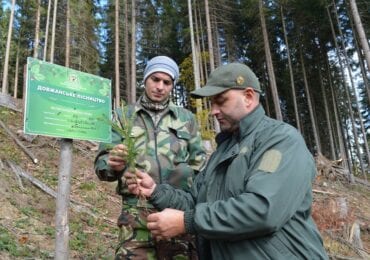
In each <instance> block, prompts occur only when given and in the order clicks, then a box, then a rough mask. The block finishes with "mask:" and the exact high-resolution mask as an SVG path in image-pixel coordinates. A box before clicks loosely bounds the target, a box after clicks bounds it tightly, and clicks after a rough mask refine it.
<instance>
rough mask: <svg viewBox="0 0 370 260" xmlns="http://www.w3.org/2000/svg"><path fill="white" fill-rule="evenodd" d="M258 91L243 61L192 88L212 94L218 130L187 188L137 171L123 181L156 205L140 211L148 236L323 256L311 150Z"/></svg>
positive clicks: (208, 253)
mask: <svg viewBox="0 0 370 260" xmlns="http://www.w3.org/2000/svg"><path fill="white" fill-rule="evenodd" d="M260 91H261V88H260V84H259V81H258V79H257V77H256V76H255V74H254V73H253V72H252V71H251V70H250V68H249V67H247V66H246V65H244V64H240V63H231V64H228V65H224V66H221V67H219V68H217V69H216V70H214V71H213V72H212V73H211V74H210V76H209V79H208V82H207V84H206V86H205V87H203V88H200V89H198V90H195V91H193V92H192V95H193V96H195V97H210V98H211V104H212V108H211V114H212V115H213V116H215V117H216V118H217V120H218V122H219V123H220V127H221V133H220V134H219V135H218V136H217V143H218V147H217V150H216V151H215V152H214V153H213V154H212V156H211V158H210V159H209V162H208V164H207V166H206V168H205V170H203V171H202V172H201V173H199V174H198V176H197V177H196V179H195V182H194V184H193V186H192V189H191V192H188V193H187V192H184V191H180V190H178V189H174V188H173V187H170V186H169V185H165V184H162V185H157V184H155V183H154V182H153V181H152V179H151V178H150V177H149V176H148V175H147V174H146V173H145V172H142V171H139V170H137V171H136V174H137V179H136V180H134V179H132V175H133V174H132V173H130V172H127V173H126V175H125V177H126V178H127V183H128V188H129V190H130V191H131V192H133V193H138V192H139V191H140V192H141V194H142V195H145V196H147V197H148V198H149V201H151V202H152V204H153V205H154V206H155V207H157V208H158V209H160V210H163V211H161V212H157V213H154V214H151V215H149V216H148V218H147V221H148V224H147V226H148V228H149V229H150V230H151V232H152V234H153V236H155V237H156V238H157V239H168V238H170V237H173V236H176V235H179V234H183V233H189V234H197V242H198V245H197V248H198V250H199V257H200V259H217V260H218V259H240V260H244V259H281V260H286V259H328V257H327V255H326V252H325V250H324V247H323V243H322V239H321V237H320V233H319V232H318V230H317V228H316V225H315V223H314V221H313V219H312V218H311V204H312V187H311V182H312V180H313V179H314V177H315V173H316V169H315V163H314V160H313V157H312V155H311V154H310V152H309V151H308V149H307V147H306V145H305V142H304V140H303V138H302V136H301V135H300V134H299V133H298V131H297V130H296V129H295V128H293V127H292V126H290V125H288V124H286V123H284V122H281V121H277V120H274V119H272V118H269V117H267V116H266V115H265V112H264V110H263V108H262V106H261V105H260V103H259V96H260ZM169 208H171V209H169Z"/></svg>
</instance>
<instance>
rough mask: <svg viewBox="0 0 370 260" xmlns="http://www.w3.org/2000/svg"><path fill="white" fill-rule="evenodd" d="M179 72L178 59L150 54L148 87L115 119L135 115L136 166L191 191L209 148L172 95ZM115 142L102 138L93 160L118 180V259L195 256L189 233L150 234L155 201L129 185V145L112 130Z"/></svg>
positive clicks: (100, 171)
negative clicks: (157, 238) (160, 238)
mask: <svg viewBox="0 0 370 260" xmlns="http://www.w3.org/2000/svg"><path fill="white" fill-rule="evenodd" d="M178 78H179V69H178V66H177V64H176V62H175V61H173V60H172V59H171V58H169V57H166V56H157V57H154V58H153V59H151V60H150V61H149V62H148V63H147V66H146V68H145V71H144V84H145V92H144V94H143V95H142V96H141V97H140V98H139V100H138V101H137V103H136V104H135V105H133V106H129V107H128V108H127V109H126V110H124V112H123V113H126V114H125V115H122V113H121V114H120V113H118V114H117V115H118V118H117V121H118V123H119V124H120V125H121V127H122V128H125V127H127V126H126V125H125V124H124V120H123V118H126V119H127V120H133V127H132V131H131V133H130V136H131V138H134V140H135V152H136V153H137V156H136V158H135V159H136V167H137V168H139V169H141V170H143V171H145V172H147V173H148V174H150V176H151V177H152V178H153V179H154V180H155V181H156V183H163V184H164V183H165V184H169V185H171V186H173V187H176V188H179V189H182V190H184V191H189V190H190V187H191V185H192V182H193V177H194V176H195V174H196V173H197V172H198V171H199V170H200V169H201V167H202V166H203V164H204V161H205V152H204V150H203V148H202V144H201V138H200V134H199V131H198V126H197V123H196V120H195V117H194V115H193V114H192V113H191V112H190V111H188V110H186V109H184V108H181V107H178V106H175V105H174V104H173V103H172V102H171V101H170V93H171V90H172V88H173V86H174V85H175V84H176V81H177V80H178ZM112 140H113V141H112V142H113V145H114V146H113V149H112V144H101V145H100V149H99V152H98V155H97V157H96V160H95V172H96V174H97V176H98V177H99V179H100V180H103V181H118V185H117V192H118V194H120V195H121V196H122V204H123V206H122V213H121V215H120V217H119V219H118V226H119V227H120V238H119V240H120V241H119V244H118V246H117V251H116V259H196V251H195V242H194V241H193V239H192V236H190V235H186V236H182V237H178V238H175V239H172V240H170V241H158V242H156V241H155V240H153V239H152V236H151V235H150V232H149V230H148V229H147V227H146V217H147V215H148V214H149V213H152V212H156V211H155V210H154V207H153V205H151V204H150V203H148V202H147V201H146V200H143V199H142V198H140V196H135V195H132V194H131V193H129V192H128V191H127V186H126V184H125V181H124V178H122V175H123V173H124V171H125V170H126V168H127V163H126V161H125V159H124V158H125V155H127V147H125V146H124V145H123V144H122V141H123V137H122V136H120V135H119V134H118V133H117V132H115V131H113V133H112Z"/></svg>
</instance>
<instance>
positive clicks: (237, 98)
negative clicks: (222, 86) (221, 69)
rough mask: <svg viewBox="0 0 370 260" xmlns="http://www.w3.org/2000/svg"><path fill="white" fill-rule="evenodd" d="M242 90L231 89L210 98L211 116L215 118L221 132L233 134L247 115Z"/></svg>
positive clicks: (245, 100)
mask: <svg viewBox="0 0 370 260" xmlns="http://www.w3.org/2000/svg"><path fill="white" fill-rule="evenodd" d="M246 102H247V98H246V96H245V95H244V90H239V89H231V90H228V91H226V92H223V93H221V94H219V95H216V96H214V97H211V104H212V108H211V114H212V115H213V116H215V117H216V118H217V121H218V122H219V124H220V128H221V131H222V132H233V131H235V130H236V129H238V128H239V121H240V120H241V119H242V118H243V117H244V116H245V115H246V114H248V110H247V106H246Z"/></svg>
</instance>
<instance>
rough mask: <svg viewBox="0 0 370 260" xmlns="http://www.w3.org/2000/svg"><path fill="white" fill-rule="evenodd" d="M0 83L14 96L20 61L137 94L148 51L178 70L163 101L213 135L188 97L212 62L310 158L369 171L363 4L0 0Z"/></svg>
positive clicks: (363, 0) (369, 12)
mask: <svg viewBox="0 0 370 260" xmlns="http://www.w3.org/2000/svg"><path fill="white" fill-rule="evenodd" d="M0 4H1V8H0V76H1V77H0V87H1V93H2V95H9V96H12V97H13V98H16V99H22V98H23V89H24V68H25V64H26V62H27V57H34V58H37V59H40V60H43V61H46V62H51V63H55V64H59V65H62V66H66V67H70V68H73V69H76V70H79V71H83V72H87V73H91V74H95V75H99V76H101V77H104V78H108V79H110V80H111V82H112V98H113V104H114V106H118V105H119V103H120V102H121V101H122V100H124V101H125V102H127V103H132V102H134V101H135V100H136V98H137V97H138V96H139V95H140V94H141V93H142V91H143V86H142V77H143V69H144V67H145V65H146V62H147V61H148V60H149V59H150V58H152V57H153V56H156V55H168V56H170V57H172V58H173V59H174V60H175V61H176V62H177V63H178V64H179V66H180V71H181V78H180V81H179V82H178V84H177V86H176V87H175V88H174V90H173V93H172V99H173V101H174V102H175V103H176V104H178V105H181V106H184V107H186V108H189V109H190V110H192V111H193V112H194V113H196V114H197V116H198V119H199V121H200V124H201V128H202V136H203V138H205V139H207V138H209V139H212V138H213V137H214V134H215V126H214V123H213V120H212V119H211V118H209V117H208V114H209V103H208V101H207V100H202V102H201V103H197V102H195V101H194V100H192V99H191V98H190V97H189V94H188V93H189V92H190V91H191V90H193V89H194V88H199V87H202V86H203V85H204V84H205V82H206V80H207V76H208V75H209V73H210V72H211V71H212V70H214V69H215V68H216V67H218V66H219V65H220V64H225V63H229V62H233V61H239V62H243V63H245V64H247V65H248V66H250V67H251V68H252V69H253V70H254V71H255V72H256V74H257V76H258V78H259V80H260V82H261V85H262V89H263V97H262V104H263V106H264V108H265V110H266V113H267V114H268V115H269V116H271V117H273V118H276V119H278V120H283V121H285V122H288V123H289V124H291V125H293V126H295V127H296V128H297V129H298V130H299V131H300V132H301V133H302V135H303V136H304V138H305V140H306V142H307V144H308V147H309V148H310V150H311V152H312V153H313V154H314V155H319V154H321V155H323V156H325V157H326V158H328V159H329V160H341V163H342V164H343V167H345V168H346V169H347V170H348V173H349V176H348V177H349V179H350V178H351V176H356V177H359V178H364V179H366V178H367V177H368V176H367V175H369V169H370V168H369V163H370V153H369V140H370V139H369V135H370V106H369V101H370V87H369V84H370V83H369V81H370V50H369V39H370V2H369V1H368V0H213V1H210V0H201V1H193V0H187V1H185V0H171V1H170V0H167V1H166V0H130V1H128V0H126V1H118V0H115V1H113V0H111V1H110V0H89V1H87V0H85V1H77V0H59V1H58V0H0Z"/></svg>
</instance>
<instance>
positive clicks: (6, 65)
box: [1, 0, 15, 94]
mask: <svg viewBox="0 0 370 260" xmlns="http://www.w3.org/2000/svg"><path fill="white" fill-rule="evenodd" d="M14 12H15V0H12V7H11V11H10V19H9V27H8V38H7V40H6V50H5V60H4V72H3V83H2V87H1V88H2V89H1V93H3V94H8V73H9V54H10V42H11V40H12V29H13V20H14Z"/></svg>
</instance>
